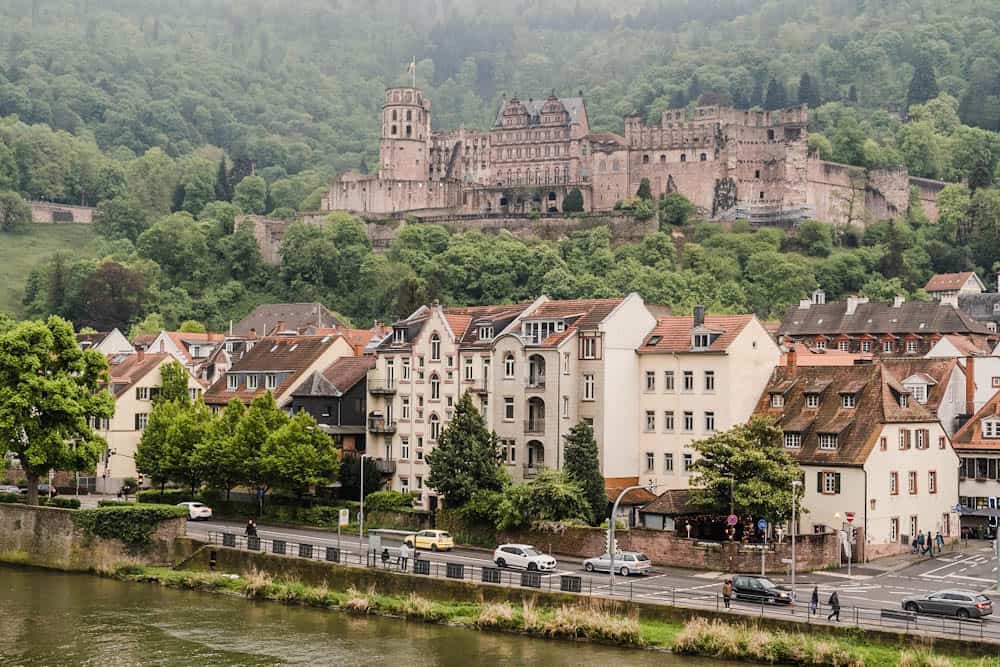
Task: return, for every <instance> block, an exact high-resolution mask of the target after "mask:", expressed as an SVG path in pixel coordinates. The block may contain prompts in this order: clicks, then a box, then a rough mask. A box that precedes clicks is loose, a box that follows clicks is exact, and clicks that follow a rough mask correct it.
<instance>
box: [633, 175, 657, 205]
mask: <svg viewBox="0 0 1000 667" xmlns="http://www.w3.org/2000/svg"><path fill="white" fill-rule="evenodd" d="M635 196H636V197H638V198H639V199H641V200H643V201H652V200H653V191H652V190H651V189H650V185H649V179H648V178H644V179H642V180H641V181H639V190H638V191H636V193H635Z"/></svg>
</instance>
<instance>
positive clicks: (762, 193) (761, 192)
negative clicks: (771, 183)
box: [760, 190, 764, 199]
mask: <svg viewBox="0 0 1000 667" xmlns="http://www.w3.org/2000/svg"><path fill="white" fill-rule="evenodd" d="M760 198H761V199H763V198H764V191H763V190H761V191H760Z"/></svg>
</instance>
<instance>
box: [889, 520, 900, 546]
mask: <svg viewBox="0 0 1000 667" xmlns="http://www.w3.org/2000/svg"><path fill="white" fill-rule="evenodd" d="M897 540H899V517H896V516H894V517H892V518H891V519H889V541H890V542H896V541H897Z"/></svg>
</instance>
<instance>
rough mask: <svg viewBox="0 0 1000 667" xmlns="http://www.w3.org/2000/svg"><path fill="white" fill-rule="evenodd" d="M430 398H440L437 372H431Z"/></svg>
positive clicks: (439, 380) (439, 383)
mask: <svg viewBox="0 0 1000 667" xmlns="http://www.w3.org/2000/svg"><path fill="white" fill-rule="evenodd" d="M431 400H432V401H439V400H441V378H439V377H438V374H437V373H431Z"/></svg>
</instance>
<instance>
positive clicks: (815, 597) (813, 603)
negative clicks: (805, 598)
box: [809, 586, 819, 616]
mask: <svg viewBox="0 0 1000 667" xmlns="http://www.w3.org/2000/svg"><path fill="white" fill-rule="evenodd" d="M817 609H819V586H813V594H812V598H811V599H810V600H809V612H810V613H811V614H812V615H813V616H815V615H816V610H817Z"/></svg>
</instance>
